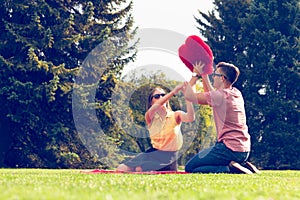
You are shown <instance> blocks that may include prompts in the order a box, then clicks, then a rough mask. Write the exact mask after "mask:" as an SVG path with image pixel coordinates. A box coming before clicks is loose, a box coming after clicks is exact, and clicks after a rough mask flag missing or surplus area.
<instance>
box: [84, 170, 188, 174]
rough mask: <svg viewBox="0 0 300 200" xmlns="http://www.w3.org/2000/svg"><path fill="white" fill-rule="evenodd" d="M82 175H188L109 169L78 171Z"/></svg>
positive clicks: (169, 172) (172, 172) (178, 172)
mask: <svg viewBox="0 0 300 200" xmlns="http://www.w3.org/2000/svg"><path fill="white" fill-rule="evenodd" d="M80 173H82V174H149V175H151V174H153V175H155V174H188V172H185V171H147V172H122V171H117V170H109V169H95V170H83V171H80Z"/></svg>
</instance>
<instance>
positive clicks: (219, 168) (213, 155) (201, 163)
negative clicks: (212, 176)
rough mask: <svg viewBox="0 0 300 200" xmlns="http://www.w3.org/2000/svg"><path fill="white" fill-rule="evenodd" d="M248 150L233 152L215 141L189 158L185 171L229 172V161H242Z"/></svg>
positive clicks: (247, 154)
mask: <svg viewBox="0 0 300 200" xmlns="http://www.w3.org/2000/svg"><path fill="white" fill-rule="evenodd" d="M249 153H250V152H235V151H232V150H231V149H229V148H227V147H226V146H225V144H223V143H220V142H218V143H216V145H215V146H212V147H210V148H207V149H203V150H201V151H200V152H199V153H198V154H196V155H195V156H194V157H192V159H190V160H189V161H188V162H187V164H186V166H185V171H186V172H190V173H229V172H230V170H229V166H228V165H229V163H230V162H231V161H235V162H237V163H244V162H245V161H246V160H247V159H248V157H249Z"/></svg>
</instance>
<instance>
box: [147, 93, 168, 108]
mask: <svg viewBox="0 0 300 200" xmlns="http://www.w3.org/2000/svg"><path fill="white" fill-rule="evenodd" d="M156 90H162V91H164V92H166V91H165V89H163V88H161V87H155V88H153V89H152V90H151V92H150V93H149V96H148V101H147V104H146V110H148V109H149V108H150V107H151V106H152V104H151V103H152V98H153V94H154V92H155V91H156ZM167 108H168V109H171V107H170V104H169V101H168V103H167Z"/></svg>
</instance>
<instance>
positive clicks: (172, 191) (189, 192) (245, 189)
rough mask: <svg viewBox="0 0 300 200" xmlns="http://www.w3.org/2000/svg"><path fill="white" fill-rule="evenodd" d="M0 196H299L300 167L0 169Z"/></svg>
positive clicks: (270, 199)
mask: <svg viewBox="0 0 300 200" xmlns="http://www.w3.org/2000/svg"><path fill="white" fill-rule="evenodd" d="M0 192H1V193H0V199H5V200H6V199H16V200H17V199H30V200H31V199H56V200H59V199H68V200H69V199H107V200H112V199H121V200H126V199H130V200H141V199H151V200H152V199H159V200H161V199H176V200H180V199H184V200H185V199H187V200H192V199H205V200H207V199H209V200H211V199H249V200H253V199H259V200H263V199H267V200H275V199H276V200H277V199H279V200H281V199H287V200H291V199H300V171H262V174H259V175H258V174H254V175H244V174H161V175H138V174H82V173H80V170H50V169H0Z"/></svg>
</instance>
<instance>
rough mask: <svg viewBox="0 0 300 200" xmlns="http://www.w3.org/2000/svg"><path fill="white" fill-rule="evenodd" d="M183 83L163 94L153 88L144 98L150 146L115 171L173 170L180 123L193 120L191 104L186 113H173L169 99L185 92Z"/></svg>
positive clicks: (187, 105)
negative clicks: (146, 99)
mask: <svg viewBox="0 0 300 200" xmlns="http://www.w3.org/2000/svg"><path fill="white" fill-rule="evenodd" d="M186 86H187V83H184V84H180V85H178V86H176V87H175V88H174V89H173V90H172V91H171V92H169V93H166V92H165V90H163V89H162V88H159V87H157V88H154V89H153V90H152V92H151V93H150V94H149V96H148V103H147V112H146V114H145V120H146V124H147V127H148V130H149V133H150V140H151V144H152V147H151V148H150V149H148V150H147V151H146V152H142V153H140V154H138V155H137V156H136V157H134V158H132V159H130V160H129V161H127V162H125V163H123V164H120V165H119V166H118V167H117V170H118V171H123V172H142V171H169V170H170V171H176V170H177V154H178V150H180V148H181V147H182V143H183V139H182V134H181V130H180V128H181V122H192V121H194V120H195V114H194V108H193V105H192V103H191V102H188V101H187V102H186V110H187V111H186V112H184V111H181V110H177V111H173V110H172V109H171V107H170V104H169V99H170V98H171V97H172V96H173V95H175V94H177V93H178V92H179V91H180V90H183V91H184V90H185V88H186Z"/></svg>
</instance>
